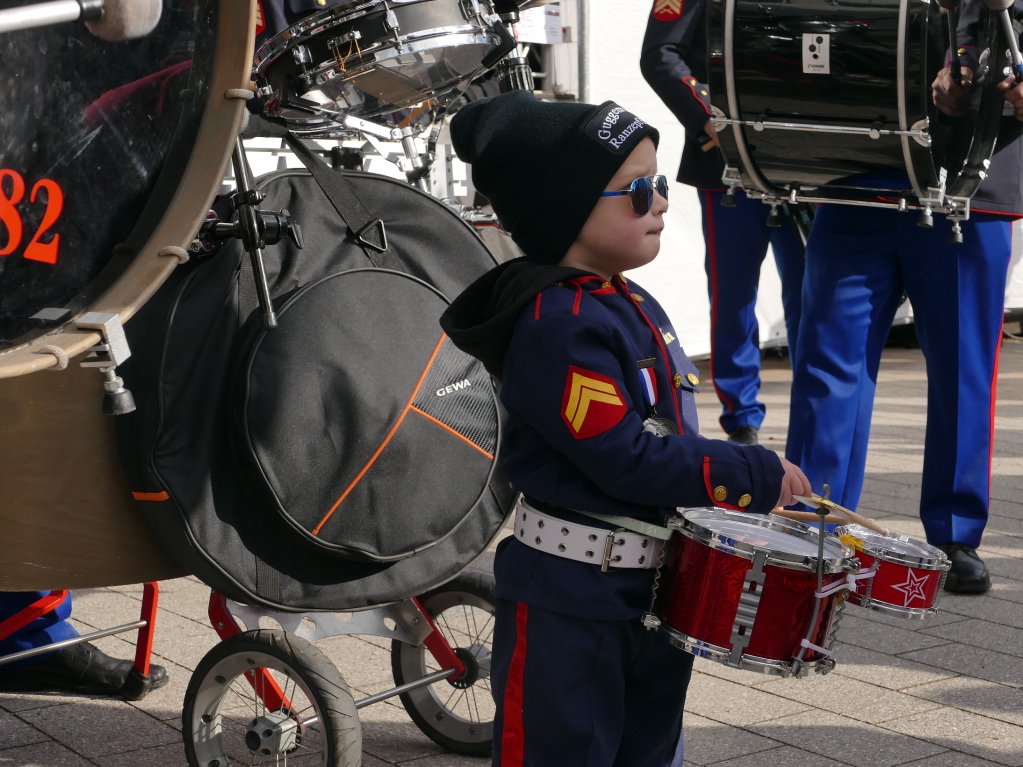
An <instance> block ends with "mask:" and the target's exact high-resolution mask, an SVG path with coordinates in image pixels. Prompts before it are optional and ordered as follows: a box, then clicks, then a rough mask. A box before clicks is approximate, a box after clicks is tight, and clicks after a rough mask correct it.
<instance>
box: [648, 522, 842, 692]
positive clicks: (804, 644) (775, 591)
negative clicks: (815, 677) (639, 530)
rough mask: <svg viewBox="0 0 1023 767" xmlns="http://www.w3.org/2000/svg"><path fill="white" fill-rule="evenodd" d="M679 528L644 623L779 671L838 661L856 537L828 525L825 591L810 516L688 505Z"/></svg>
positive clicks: (702, 651) (721, 657)
mask: <svg viewBox="0 0 1023 767" xmlns="http://www.w3.org/2000/svg"><path fill="white" fill-rule="evenodd" d="M668 527H669V528H672V529H675V530H677V531H678V532H679V535H676V536H674V537H673V542H672V547H671V549H670V551H669V553H668V555H667V557H666V560H665V566H664V567H663V568H662V571H661V575H660V578H661V580H660V582H659V585H658V588H657V593H656V601H655V606H654V612H655V615H653V616H650V615H648V616H646V618H645V623H646V624H647V625H648V626H650V625H659V627H660V630H661V631H662V632H664V633H665V634H666V636H667V638H668V640H669V641H670V642H671V643H672V644H673V645H675V646H676V647H678V648H679V649H682V650H685V651H686V652H689V653H692V654H693V655H696V656H699V657H701V658H708V659H710V660H713V661H717V662H718V663H723V664H725V665H727V666H732V667H733V668H742V669H747V670H749V671H758V672H760V673H764V674H777V675H779V676H802V675H804V674H805V673H806V671H807V670H808V668H809V667H814V668H815V670H817V671H820V672H822V673H826V672H827V671H830V670H831V668H832V667H833V666H834V661H833V660H832V659H831V646H832V643H833V642H834V639H835V634H836V631H837V627H838V616H839V614H840V611H841V608H842V603H843V601H844V598H845V595H846V594H847V593H848V592H847V589H848V588H850V585H849V581H850V577H851V574H853V573H856V572H857V571H858V569H859V562H858V561H857V560H856V557H855V556H854V553H855V552H854V551H853V549H852V547H851V546H847V545H845V544H843V543H842V542H841V541H839V540H838V539H837V538H835V536H833V535H830V534H828V535H827V536H826V538H825V541H824V557H823V560H822V561H823V576H822V579H821V590H820V592H818V590H817V589H818V586H817V568H818V563H819V562H820V561H821V560H819V558H818V537H817V533H816V531H815V530H814V529H813V528H811V527H810V526H809V525H804V524H802V523H800V522H789V521H787V520H780V519H777V518H768V517H766V516H759V515H755V514H746V513H741V512H733V511H725V510H724V509H716V508H707V509H687V510H685V511H684V512H683V513H682V515H681V516H680V517H674V518H672V519H669V520H668Z"/></svg>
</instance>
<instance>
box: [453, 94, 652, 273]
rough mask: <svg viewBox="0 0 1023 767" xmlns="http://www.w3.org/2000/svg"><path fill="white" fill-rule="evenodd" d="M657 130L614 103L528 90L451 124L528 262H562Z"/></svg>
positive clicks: (474, 106) (468, 109) (485, 103)
mask: <svg viewBox="0 0 1023 767" xmlns="http://www.w3.org/2000/svg"><path fill="white" fill-rule="evenodd" d="M647 136H649V137H650V138H651V139H653V141H654V144H655V145H656V144H657V139H658V134H657V130H656V129H655V128H654V127H653V126H651V125H648V124H647V123H645V122H643V120H641V119H639V118H638V117H636V116H635V115H634V114H632V113H631V112H627V111H625V110H624V109H622V108H621V107H620V106H618V105H617V104H615V103H614V102H613V101H605V102H604V103H603V104H601V105H600V106H593V105H592V104H576V103H572V102H564V101H555V102H550V101H540V100H539V99H537V98H536V97H535V96H534V95H533V94H532V93H529V92H527V91H512V92H511V93H504V94H502V95H500V96H493V97H491V98H486V99H479V100H478V101H472V102H470V103H469V104H467V105H466V106H464V107H462V108H461V109H460V110H459V111H458V112H457V113H456V114H455V116H454V118H452V120H451V143H452V145H453V146H454V148H455V152H456V153H457V154H458V157H459V159H461V160H462V161H463V162H467V163H469V164H470V165H471V166H472V181H473V184H474V185H475V186H476V188H477V189H479V190H480V192H482V193H483V194H484V195H486V197H487V199H489V200H490V203H491V205H493V206H494V212H495V213H496V214H497V217H498V218H499V219H500V220H501V225H502V226H503V227H504V228H505V229H506V230H507V231H508V232H510V233H511V236H512V239H513V240H515V242H516V243H517V244H518V246H519V247H520V248H521V249H522V252H523V253H524V254H525V255H526V257H527V258H529V260H531V261H535V262H537V263H544V264H553V263H557V262H558V261H560V260H561V257H562V256H564V255H565V252H566V251H567V250H568V248H569V247H570V246H571V245H572V243H573V242H575V238H576V237H577V236H578V235H579V232H580V231H581V230H582V228H583V224H585V223H586V219H587V218H589V215H590V213H591V212H592V211H593V206H594V205H596V204H597V200H599V199H600V194H601V192H603V191H604V190H605V189H606V188H607V185H608V183H610V181H611V179H612V178H613V177H614V175H615V173H617V172H618V169H619V168H620V167H621V165H622V163H623V162H625V159H626V158H627V157H628V156H629V154H630V153H631V152H632V150H633V149H635V148H636V146H637V145H638V144H639V142H640V141H642V140H643V139H644V138H646V137H647Z"/></svg>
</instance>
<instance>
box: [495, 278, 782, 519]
mask: <svg viewBox="0 0 1023 767" xmlns="http://www.w3.org/2000/svg"><path fill="white" fill-rule="evenodd" d="M560 293H561V295H559V291H558V289H553V290H552V291H545V292H544V293H543V294H542V298H543V301H544V308H543V311H537V312H533V310H532V309H531V308H528V307H527V309H526V311H525V312H524V313H523V315H522V317H521V318H520V320H519V323H518V324H517V326H516V329H515V334H514V337H513V340H512V343H511V345H510V347H509V349H508V353H507V355H506V358H505V364H504V380H503V388H502V400H503V401H504V403H505V405H506V406H507V408H508V410H509V411H510V412H511V413H513V414H514V416H515V417H516V418H518V419H521V420H522V421H524V422H525V426H526V427H528V429H529V430H530V431H533V432H535V433H536V440H535V442H534V445H535V449H534V450H532V451H530V450H523V451H522V452H523V453H524V454H529V453H531V452H532V453H534V454H535V455H536V456H537V459H536V461H535V462H534V463H533V464H531V465H530V466H529V467H527V468H525V469H520V470H518V471H516V470H515V469H516V467H514V466H509V465H506V468H507V469H508V473H509V477H510V478H511V479H512V481H513V482H515V483H516V484H517V485H519V486H520V489H521V490H522V491H523V492H525V493H526V494H527V495H536V496H539V500H542V501H545V502H551V503H554V504H556V505H560V506H564V507H567V508H576V509H579V510H583V511H600V510H604V511H605V513H606V507H605V506H601V507H600V508H599V509H598V508H595V507H594V506H593V505H590V504H589V503H588V500H592V502H593V503H598V502H599V500H600V499H599V495H601V494H603V495H606V496H608V497H610V498H611V499H618V500H619V501H620V502H622V503H623V504H628V505H629V508H628V509H626V512H627V513H629V514H630V515H632V516H640V515H639V514H637V513H636V511H635V506H639V507H649V512H650V513H651V515H652V513H653V512H655V511H659V510H663V509H665V508H669V509H671V508H674V507H679V506H689V507H699V506H713V505H717V506H723V507H725V508H733V509H738V510H746V511H751V512H763V513H766V512H768V511H770V510H771V508H772V507H773V505H774V504H775V503H776V502H777V500H778V497H779V495H780V490H781V476H782V473H783V472H782V469H781V463H780V461H779V459H778V457H777V456H776V455H775V454H774V453H772V452H771V451H769V450H766V449H764V448H760V447H757V448H752V447H748V446H744V445H737V444H735V443H731V442H725V441H722V440H710V439H706V438H703V437H700V436H699V434H698V432H696V431H695V430H694V431H693V433H689V434H682V435H678V436H668V437H660V436H657V435H654V434H652V433H649V432H646V431H644V429H643V421H644V417H645V413H646V403H645V402H644V401H643V389H642V384H641V383H640V373H639V370H638V369H637V356H638V355H637V346H636V343H637V340H636V339H637V337H639V338H640V342H642V341H644V340H646V339H652V338H653V334H652V333H650V332H649V331H647V332H646V333H645V339H644V338H641V336H643V335H644V334H643V333H638V332H634V333H632V334H631V335H632V336H634V337H633V338H630V337H629V335H630V334H629V333H628V332H625V331H624V330H623V327H622V326H621V325H619V324H617V323H616V322H615V321H614V318H613V316H612V315H611V314H610V313H606V312H605V311H604V307H601V306H599V305H598V304H597V299H593V298H590V297H589V296H584V298H583V301H582V303H581V306H580V307H578V308H577V309H576V311H578V313H574V312H573V307H572V305H571V301H570V298H571V294H570V292H569V291H560ZM602 300H607V299H602ZM651 303H652V301H651ZM644 305H646V304H644ZM654 317H655V319H654V322H656V321H657V318H656V316H655V315H654ZM644 330H645V328H644ZM650 343H651V344H652V343H653V341H652V340H651V341H650ZM638 348H639V354H643V355H646V354H648V353H649V352H648V351H643V350H642V347H638ZM662 348H663V347H662ZM682 357H683V358H684V355H682ZM684 359H685V361H686V362H688V359H687V358H684ZM658 367H660V364H658ZM677 369H678V368H677V365H676V363H675V362H673V363H672V365H671V367H670V369H669V370H668V372H667V375H665V376H663V377H662V384H661V390H662V403H663V405H664V407H663V409H662V408H661V407H659V411H660V412H661V413H663V414H665V415H671V416H672V420H675V407H676V406H675V405H674V404H673V399H674V398H676V397H681V396H688V397H689V398H692V396H693V394H692V391H685V390H683V389H678V388H677V387H676V389H677V392H678V393H672V392H670V391H669V392H665V391H663V390H664V389H668V388H669V386H668V385H667V383H666V382H667V381H668V380H671V378H672V377H674V376H677V375H678V373H677V372H676V370H677ZM681 378H684V376H683V377H681ZM684 407H685V404H683V405H682V406H681V407H680V408H679V409H684ZM543 446H549V448H550V450H551V452H550V453H549V454H547V455H545V454H542V453H539V452H538V451H539V450H540V449H542V448H543ZM559 459H563V460H559ZM526 485H528V486H526ZM566 501H567V502H566ZM587 506H589V508H587ZM654 507H657V508H654Z"/></svg>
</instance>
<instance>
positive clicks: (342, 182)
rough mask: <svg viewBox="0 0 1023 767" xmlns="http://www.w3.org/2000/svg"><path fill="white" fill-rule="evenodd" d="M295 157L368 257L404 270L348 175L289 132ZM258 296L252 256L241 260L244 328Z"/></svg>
mask: <svg viewBox="0 0 1023 767" xmlns="http://www.w3.org/2000/svg"><path fill="white" fill-rule="evenodd" d="M284 139H285V141H287V142H288V146H290V147H291V149H292V151H294V153H295V156H296V157H298V159H299V160H301V161H302V164H303V165H305V167H306V169H307V170H308V171H309V172H310V173H311V174H312V176H313V179H314V180H315V181H316V183H317V184H318V185H319V187H320V189H322V190H323V193H324V194H325V195H326V196H327V199H328V200H330V204H331V205H333V206H334V209H335V210H336V211H337V212H338V215H340V216H341V219H342V220H343V221H344V222H345V224H346V225H347V226H348V228H349V230H351V233H352V236H353V237H354V239H355V241H356V242H357V243H359V245H361V246H362V250H363V252H364V253H365V254H366V257H367V258H368V259H369V260H370V262H371V263H372V264H373V266H375V267H376V268H377V269H389V270H391V271H396V272H405V271H406V270H405V268H404V267H403V266H402V264H401V261H399V260H398V258H397V257H395V255H394V254H393V253H392V252H391V251H390V250H389V249H388V246H387V230H386V228H385V227H384V222H383V221H382V220H380V219H379V218H373V216H372V214H370V212H369V211H368V210H366V206H365V205H363V204H362V201H361V200H359V197H358V195H357V194H356V193H355V190H354V189H353V188H352V185H351V184H349V183H348V181H347V180H346V179H345V177H344V176H343V175H342V174H340V173H338V172H337V171H335V170H334V169H333V168H331V167H330V166H328V165H327V164H326V163H325V162H324V161H323V159H322V158H321V157H320V156H319V155H317V154H316V153H315V152H313V151H312V150H311V149H309V147H307V146H306V145H305V144H303V143H302V140H301V139H299V138H297V137H295V136H294V135H292V134H290V133H288V134H286V135H285V136H284ZM258 303H259V299H258V296H257V293H256V282H255V276H254V275H253V273H252V264H251V262H250V260H249V259H243V260H242V262H241V272H240V274H239V277H238V326H239V327H241V326H242V325H243V324H244V323H245V321H246V319H248V317H249V315H250V314H251V313H252V311H253V310H254V309H255V308H256V306H257V305H258Z"/></svg>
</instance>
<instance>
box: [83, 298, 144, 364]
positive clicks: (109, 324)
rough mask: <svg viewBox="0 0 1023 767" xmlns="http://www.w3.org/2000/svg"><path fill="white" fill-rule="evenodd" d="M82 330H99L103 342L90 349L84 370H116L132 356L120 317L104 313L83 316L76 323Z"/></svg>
mask: <svg viewBox="0 0 1023 767" xmlns="http://www.w3.org/2000/svg"><path fill="white" fill-rule="evenodd" d="M75 324H76V325H77V326H78V328H79V329H80V330H98V331H99V332H100V335H102V336H103V340H102V341H101V342H100V343H98V344H96V345H95V346H93V347H92V348H91V349H89V355H88V356H87V357H86V358H85V359H84V360H83V361H82V363H81V364H82V367H83V368H115V367H117V366H118V365H120V364H121V363H122V362H124V361H125V360H127V359H128V358H129V357H130V356H131V350H130V349H129V348H128V339H127V337H126V336H125V335H124V326H123V325H122V324H121V318H120V316H118V315H116V314H107V313H104V312H89V313H88V314H83V315H82V316H81V317H79V318H78V320H77V321H76V323H75Z"/></svg>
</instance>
